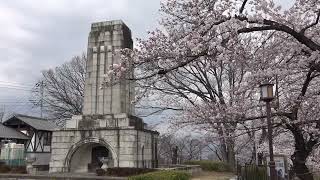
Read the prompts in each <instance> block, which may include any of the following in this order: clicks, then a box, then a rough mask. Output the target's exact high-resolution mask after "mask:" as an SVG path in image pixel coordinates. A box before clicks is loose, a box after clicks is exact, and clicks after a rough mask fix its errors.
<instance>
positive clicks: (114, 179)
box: [0, 174, 128, 180]
mask: <svg viewBox="0 0 320 180" xmlns="http://www.w3.org/2000/svg"><path fill="white" fill-rule="evenodd" d="M1 178H10V179H14V178H16V179H55V180H61V179H64V180H73V179H79V180H92V179H98V180H99V179H103V180H127V179H128V178H126V177H108V176H83V175H81V176H77V175H63V174H52V175H32V174H0V179H1Z"/></svg>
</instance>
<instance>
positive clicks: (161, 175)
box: [129, 170, 191, 180]
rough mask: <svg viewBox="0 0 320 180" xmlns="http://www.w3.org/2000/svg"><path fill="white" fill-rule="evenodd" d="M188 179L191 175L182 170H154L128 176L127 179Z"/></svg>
mask: <svg viewBox="0 0 320 180" xmlns="http://www.w3.org/2000/svg"><path fill="white" fill-rule="evenodd" d="M164 179H165V180H190V179H191V175H190V174H189V173H187V172H183V171H170V170H167V171H156V172H151V173H146V174H142V175H138V176H132V177H129V180H164Z"/></svg>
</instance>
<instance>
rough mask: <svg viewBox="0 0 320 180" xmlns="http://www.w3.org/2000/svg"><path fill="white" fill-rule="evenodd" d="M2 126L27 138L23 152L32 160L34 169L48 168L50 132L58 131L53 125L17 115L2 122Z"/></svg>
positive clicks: (40, 119) (46, 121)
mask: <svg viewBox="0 0 320 180" xmlns="http://www.w3.org/2000/svg"><path fill="white" fill-rule="evenodd" d="M3 125H5V126H7V127H10V128H13V129H15V130H17V131H19V132H22V133H24V134H25V135H26V136H27V137H29V140H28V141H27V142H26V143H25V152H26V157H27V158H28V159H34V162H33V166H34V167H39V169H47V168H48V167H49V162H50V158H51V140H52V132H53V131H54V130H57V129H59V128H58V126H56V125H55V123H53V122H50V121H48V120H46V119H42V118H38V117H32V116H26V115H21V114H17V115H14V116H12V117H11V118H9V119H8V120H6V121H4V122H3Z"/></svg>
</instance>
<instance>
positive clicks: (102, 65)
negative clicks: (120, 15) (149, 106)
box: [83, 21, 134, 115]
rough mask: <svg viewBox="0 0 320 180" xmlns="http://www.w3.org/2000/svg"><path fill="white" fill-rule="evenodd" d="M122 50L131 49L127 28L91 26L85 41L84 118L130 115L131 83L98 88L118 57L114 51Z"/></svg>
mask: <svg viewBox="0 0 320 180" xmlns="http://www.w3.org/2000/svg"><path fill="white" fill-rule="evenodd" d="M123 48H130V49H132V39H131V31H130V29H129V28H128V27H127V26H126V25H125V24H124V23H123V22H122V21H107V22H99V23H93V24H92V26H91V32H90V34H89V39H88V51H87V52H88V55H87V56H88V62H87V67H86V68H87V74H86V83H85V98H84V109H83V114H84V115H90V114H119V113H127V114H133V106H132V103H131V102H132V101H133V97H134V93H133V86H132V84H131V82H129V81H125V82H121V83H120V84H116V85H114V86H111V87H104V88H101V84H102V83H103V81H104V77H103V75H104V74H106V73H107V71H108V70H109V67H110V66H112V65H113V64H118V63H119V58H118V57H116V56H114V54H115V51H117V50H120V49H123Z"/></svg>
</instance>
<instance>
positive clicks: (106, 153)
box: [50, 114, 159, 172]
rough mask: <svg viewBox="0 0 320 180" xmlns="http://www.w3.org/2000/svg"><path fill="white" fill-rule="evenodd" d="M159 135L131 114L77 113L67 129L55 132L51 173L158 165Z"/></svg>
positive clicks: (153, 166)
mask: <svg viewBox="0 0 320 180" xmlns="http://www.w3.org/2000/svg"><path fill="white" fill-rule="evenodd" d="M158 135H159V133H158V132H156V131H151V130H147V129H146V128H145V124H144V123H143V121H142V119H140V118H137V117H134V116H128V115H127V114H117V115H81V116H74V117H73V118H72V119H71V120H69V121H68V122H67V125H66V128H65V129H63V130H59V131H54V132H53V135H52V155H51V161H50V172H90V171H94V170H95V169H96V168H100V167H101V166H102V167H103V168H106V167H145V168H155V167H157V143H158V142H157V138H158Z"/></svg>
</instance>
